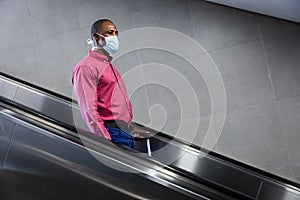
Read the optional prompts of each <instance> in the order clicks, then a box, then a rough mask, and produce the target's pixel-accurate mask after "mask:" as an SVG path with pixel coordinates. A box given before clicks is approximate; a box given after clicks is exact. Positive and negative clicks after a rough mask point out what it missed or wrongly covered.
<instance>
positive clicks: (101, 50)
mask: <svg viewBox="0 0 300 200" xmlns="http://www.w3.org/2000/svg"><path fill="white" fill-rule="evenodd" d="M93 51H94V52H96V53H99V54H101V55H105V56H106V57H107V58H108V60H109V62H110V61H111V60H112V59H113V57H111V56H110V55H109V53H107V52H106V51H105V50H104V49H102V48H95V49H93Z"/></svg>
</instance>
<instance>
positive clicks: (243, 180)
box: [0, 74, 300, 199]
mask: <svg viewBox="0 0 300 200" xmlns="http://www.w3.org/2000/svg"><path fill="white" fill-rule="evenodd" d="M1 88H12V91H15V93H13V92H4V91H3V90H0V96H2V97H3V98H5V99H8V100H9V101H11V102H13V103H14V104H16V105H22V106H25V107H26V108H28V109H29V110H30V111H33V112H36V113H37V114H38V115H41V116H42V117H44V118H46V119H49V120H52V121H53V122H55V123H58V124H59V125H61V126H67V127H69V128H71V129H72V128H73V129H72V130H75V131H76V128H75V127H77V125H78V124H80V123H74V116H75V117H76V116H80V113H79V110H78V108H76V105H75V106H74V104H73V102H72V100H70V99H69V100H68V99H64V98H60V97H56V96H55V95H54V94H47V91H46V92H45V91H39V90H37V89H36V88H34V87H33V88H32V87H27V86H26V84H18V82H16V81H10V80H9V79H7V78H6V77H3V76H2V77H1V74H0V89H1ZM74 112H75V113H74ZM78 118H80V117H78ZM76 120H77V119H76ZM76 120H75V121H76ZM80 126H81V125H80ZM82 127H84V125H82ZM149 130H150V129H149ZM154 132H155V130H154ZM71 134H72V133H71ZM74 137H78V136H76V135H75V136H74ZM80 139H82V138H80ZM94 139H96V138H94ZM150 141H151V149H152V157H147V154H146V151H147V148H146V142H145V141H141V142H138V144H137V146H138V150H139V151H140V152H144V153H145V154H143V155H141V156H142V157H143V156H144V157H146V159H148V160H154V161H156V162H157V163H158V165H165V168H166V169H168V170H169V171H168V173H171V172H172V173H175V174H178V175H180V176H182V177H185V178H186V181H185V182H189V181H190V182H195V183H197V184H198V186H199V184H200V185H202V186H203V185H205V186H206V188H213V190H214V191H216V190H218V191H220V192H219V194H228V195H229V196H230V197H233V196H236V197H237V198H238V199H268V198H269V197H271V196H272V191H277V193H280V194H281V196H285V197H286V198H284V199H289V197H290V196H291V197H293V198H292V199H300V189H299V188H300V186H299V185H296V184H294V183H291V182H288V181H287V180H278V179H277V178H278V177H274V176H273V177H270V176H269V174H266V173H262V172H261V171H259V170H255V169H253V168H250V167H249V166H246V165H242V166H241V163H237V162H234V163H233V162H232V161H230V160H228V159H225V158H224V157H221V158H220V157H216V156H214V155H210V154H207V152H206V153H205V152H203V151H202V150H201V148H198V147H196V148H195V147H190V146H189V145H187V144H185V143H184V142H182V141H179V140H177V139H176V138H175V139H174V138H170V137H167V136H166V135H165V134H163V133H157V134H156V135H154V136H153V137H151V138H150ZM105 142H107V141H105ZM109 144H110V143H107V144H106V145H108V146H109ZM92 146H93V145H92ZM89 147H90V146H89ZM103 147H105V146H103ZM110 150H112V151H114V150H113V149H110ZM101 151H103V149H101V148H100V149H99V148H98V149H97V150H96V152H101ZM136 155H137V156H140V154H137V153H136ZM124 158H127V153H125V154H122V156H120V157H118V159H119V160H122V159H124ZM125 161H126V160H125ZM132 164H134V163H132ZM202 186H201V188H203V187H202ZM182 187H183V188H182V189H184V186H182ZM217 196H220V195H217ZM229 199H230V198H229Z"/></svg>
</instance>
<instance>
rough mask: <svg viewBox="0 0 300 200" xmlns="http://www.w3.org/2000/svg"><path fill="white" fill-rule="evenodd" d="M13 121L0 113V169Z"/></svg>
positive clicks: (10, 135) (11, 133)
mask: <svg viewBox="0 0 300 200" xmlns="http://www.w3.org/2000/svg"><path fill="white" fill-rule="evenodd" d="M14 128H15V123H13V122H11V121H9V120H7V119H6V118H5V117H3V116H2V115H1V114H0V171H1V169H2V166H3V163H4V160H5V156H6V153H7V149H8V145H9V143H10V140H11V137H12V135H13V132H14Z"/></svg>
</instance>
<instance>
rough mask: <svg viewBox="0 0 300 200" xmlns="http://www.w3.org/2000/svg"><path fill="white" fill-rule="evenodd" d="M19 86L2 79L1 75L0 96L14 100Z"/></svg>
mask: <svg viewBox="0 0 300 200" xmlns="http://www.w3.org/2000/svg"><path fill="white" fill-rule="evenodd" d="M17 88H18V87H17V85H15V84H12V83H11V82H9V81H8V80H5V79H1V76H0V96H2V97H4V98H7V99H9V100H13V98H14V96H15V94H16V91H17Z"/></svg>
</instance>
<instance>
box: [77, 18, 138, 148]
mask: <svg viewBox="0 0 300 200" xmlns="http://www.w3.org/2000/svg"><path fill="white" fill-rule="evenodd" d="M91 38H92V40H91V42H92V44H93V48H92V50H89V52H88V55H87V56H86V57H84V58H83V59H82V60H81V61H80V62H79V63H78V64H77V65H76V67H75V68H74V70H73V76H72V82H73V86H74V94H75V97H76V98H77V101H78V105H79V107H80V111H81V115H82V118H83V119H84V121H85V123H86V124H87V126H88V127H89V130H90V132H92V133H93V134H95V135H98V136H100V137H104V138H106V139H108V140H111V141H112V142H115V143H119V144H122V145H125V146H128V147H130V148H133V149H135V142H134V138H141V137H142V136H141V135H140V134H142V133H143V130H141V129H137V128H132V125H131V121H132V106H131V102H130V101H129V98H128V95H127V92H126V88H125V84H124V82H123V80H122V78H121V76H120V74H119V73H118V71H117V70H116V69H115V68H114V67H113V66H112V64H111V63H110V62H111V60H112V55H113V54H114V53H116V51H117V50H118V48H119V41H118V30H117V28H116V26H115V25H114V23H113V22H112V21H111V20H109V19H100V20H97V21H96V22H94V23H93V25H92V27H91Z"/></svg>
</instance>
